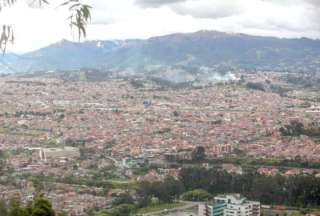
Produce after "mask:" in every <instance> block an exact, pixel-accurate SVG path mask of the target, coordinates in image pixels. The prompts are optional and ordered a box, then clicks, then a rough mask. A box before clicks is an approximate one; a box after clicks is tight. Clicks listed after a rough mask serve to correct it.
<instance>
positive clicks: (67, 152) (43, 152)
mask: <svg viewBox="0 0 320 216" xmlns="http://www.w3.org/2000/svg"><path fill="white" fill-rule="evenodd" d="M79 157H80V151H79V148H74V147H64V148H41V149H40V159H41V160H45V161H46V160H47V159H55V158H79Z"/></svg>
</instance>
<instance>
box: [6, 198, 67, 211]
mask: <svg viewBox="0 0 320 216" xmlns="http://www.w3.org/2000/svg"><path fill="white" fill-rule="evenodd" d="M0 215H1V216H66V214H65V213H61V212H60V213H57V212H55V211H54V209H53V208H52V204H51V202H50V201H48V200H47V199H46V198H44V197H43V196H42V195H41V196H38V197H37V198H35V199H34V200H33V202H30V203H28V204H27V205H22V204H21V203H20V202H19V201H17V200H11V201H10V202H9V203H7V202H5V201H3V200H1V201H0Z"/></svg>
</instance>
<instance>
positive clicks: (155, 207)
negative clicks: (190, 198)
mask: <svg viewBox="0 0 320 216" xmlns="http://www.w3.org/2000/svg"><path fill="white" fill-rule="evenodd" d="M183 205H185V204H184V203H178V202H177V203H162V204H157V205H151V206H148V207H145V208H141V209H139V210H138V211H137V215H140V214H146V213H152V212H159V211H163V210H165V209H173V208H177V207H181V206H183Z"/></svg>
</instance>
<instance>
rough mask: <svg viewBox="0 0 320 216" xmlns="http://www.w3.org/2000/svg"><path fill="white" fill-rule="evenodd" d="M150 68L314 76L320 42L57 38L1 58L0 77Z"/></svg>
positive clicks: (225, 37) (211, 34)
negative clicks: (153, 66) (86, 70)
mask: <svg viewBox="0 0 320 216" xmlns="http://www.w3.org/2000/svg"><path fill="white" fill-rule="evenodd" d="M150 65H165V66H183V67H214V68H220V67H227V68H232V69H246V70H276V71H292V70H293V71H313V72H315V71H320V40H313V39H307V38H299V39H285V38H276V37H261V36H251V35H245V34H229V33H223V32H217V31H199V32H195V33H188V34H171V35H166V36H160V37H153V38H150V39H147V40H115V41H86V42H82V43H77V42H71V41H67V40H62V41H60V42H58V43H54V44H52V45H49V46H47V47H44V48H41V49H39V50H35V51H33V52H29V53H25V54H21V55H17V54H5V55H4V56H2V57H0V73H12V72H21V73H28V72H35V71H52V70H77V69H81V68H94V69H99V70H112V69H118V70H122V69H128V68H130V69H140V68H144V67H146V66H150Z"/></svg>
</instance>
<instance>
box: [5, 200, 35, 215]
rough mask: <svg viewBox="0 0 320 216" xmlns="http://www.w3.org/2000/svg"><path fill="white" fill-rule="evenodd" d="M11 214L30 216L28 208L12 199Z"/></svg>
mask: <svg viewBox="0 0 320 216" xmlns="http://www.w3.org/2000/svg"><path fill="white" fill-rule="evenodd" d="M9 216H30V215H29V212H28V210H27V209H26V208H24V207H22V206H21V205H20V203H19V202H17V201H15V200H12V202H11V208H10V210H9Z"/></svg>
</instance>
